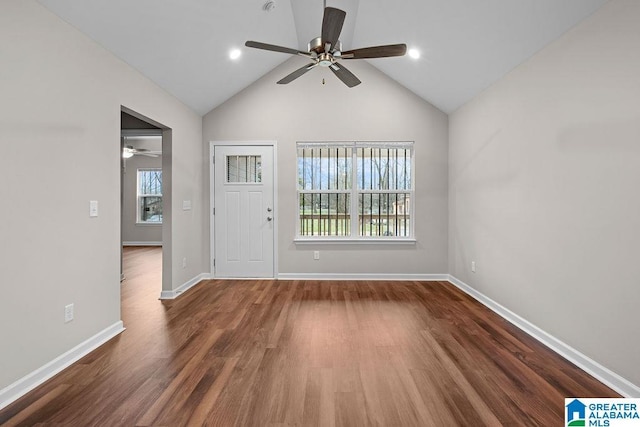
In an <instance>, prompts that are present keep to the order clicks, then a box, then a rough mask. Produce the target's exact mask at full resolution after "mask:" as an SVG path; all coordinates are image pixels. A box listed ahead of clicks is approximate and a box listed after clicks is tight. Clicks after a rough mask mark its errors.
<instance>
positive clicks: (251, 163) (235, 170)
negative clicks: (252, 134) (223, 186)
mask: <svg viewBox="0 0 640 427" xmlns="http://www.w3.org/2000/svg"><path fill="white" fill-rule="evenodd" d="M227 182H228V183H238V182H249V183H257V182H262V156H227Z"/></svg>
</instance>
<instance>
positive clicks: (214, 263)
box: [213, 258, 216, 267]
mask: <svg viewBox="0 0 640 427" xmlns="http://www.w3.org/2000/svg"><path fill="white" fill-rule="evenodd" d="M213 266H214V267H215V266H216V259H215V258H214V259H213Z"/></svg>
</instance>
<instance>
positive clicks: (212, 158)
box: [211, 155, 216, 165]
mask: <svg viewBox="0 0 640 427" xmlns="http://www.w3.org/2000/svg"><path fill="white" fill-rule="evenodd" d="M211 161H212V162H213V164H214V165H215V164H216V156H215V155H214V156H211Z"/></svg>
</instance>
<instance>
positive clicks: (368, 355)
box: [0, 248, 618, 426]
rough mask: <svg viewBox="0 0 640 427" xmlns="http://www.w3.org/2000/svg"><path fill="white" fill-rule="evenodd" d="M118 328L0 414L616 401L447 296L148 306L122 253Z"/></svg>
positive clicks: (153, 280) (352, 292) (490, 411)
mask: <svg viewBox="0 0 640 427" xmlns="http://www.w3.org/2000/svg"><path fill="white" fill-rule="evenodd" d="M125 275H126V277H127V278H126V280H125V281H124V282H123V284H122V316H123V320H124V321H125V326H126V328H127V330H126V331H125V332H124V333H122V334H121V335H120V336H118V337H116V338H114V339H113V340H111V341H110V342H109V343H107V344H106V345H104V346H102V347H101V348H99V349H97V350H96V351H94V352H92V353H91V354H89V355H88V356H86V357H84V358H83V359H82V360H80V361H79V362H77V363H75V364H74V365H73V366H71V367H70V368H68V369H66V370H65V371H63V372H62V373H61V374H59V375H58V376H56V377H55V378H53V379H51V380H50V381H48V382H47V383H45V384H43V385H42V386H40V387H39V388H37V389H36V390H34V391H32V392H31V393H29V394H28V395H26V396H24V397H23V398H22V399H20V400H18V401H17V402H15V403H14V404H12V405H10V406H9V407H7V408H5V409H4V410H3V411H2V412H0V424H2V425H7V426H12V425H24V426H32V425H40V426H49V425H51V426H53V425H56V426H61V425H69V426H90V425H105V426H182V425H194V426H200V425H219V426H234V425H238V426H245V425H246V426H253V425H255V426H267V425H273V426H276V425H277V426H280V425H282V426H284V425H287V426H291V425H301V426H302V425H305V426H306V425H321V426H332V425H340V426H364V425H377V426H431V425H433V426H455V425H461V426H480V425H486V426H498V425H507V426H516V425H528V426H556V425H557V426H559V425H562V423H563V410H564V400H563V399H564V397H569V396H582V397H596V396H598V397H605V396H610V397H616V396H618V395H617V394H616V393H615V392H613V391H612V390H610V389H609V388H607V387H606V386H604V385H602V384H601V383H599V382H598V381H596V380H595V379H593V378H592V377H590V376H589V375H587V374H585V373H584V372H582V371H581V370H579V369H578V368H576V367H575V366H573V365H572V364H571V363H569V362H567V361H565V360H564V359H562V358H560V357H559V356H558V355H556V354H555V353H553V352H552V351H550V350H549V349H547V348H546V347H544V346H542V345H541V344H539V343H538V342H537V341H535V340H534V339H532V338H530V337H529V336H528V335H526V334H524V333H522V332H521V331H519V330H518V329H516V328H515V327H514V326H512V325H511V324H509V323H508V322H506V321H504V320H502V319H501V318H500V317H498V316H497V315H495V314H494V313H492V312H491V311H489V310H488V309H486V308H485V307H483V306H482V305H480V304H479V303H477V302H475V301H474V300H473V299H471V298H470V297H468V296H467V295H465V294H464V293H462V292H460V291H459V290H458V289H456V288H455V287H453V286H452V285H451V284H449V283H447V282H367V281H362V282H332V281H274V280H258V281H249V280H246V281H244V280H238V281H228V280H212V281H208V282H204V283H201V284H200V285H198V286H196V287H195V288H193V289H192V290H190V291H189V292H187V293H185V294H184V295H182V296H181V297H180V298H179V299H177V300H174V301H165V302H162V301H159V300H158V299H157V298H158V295H159V293H160V250H159V248H127V249H126V250H125Z"/></svg>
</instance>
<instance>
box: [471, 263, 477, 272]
mask: <svg viewBox="0 0 640 427" xmlns="http://www.w3.org/2000/svg"><path fill="white" fill-rule="evenodd" d="M471 272H473V273H475V272H476V262H475V261H471Z"/></svg>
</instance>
